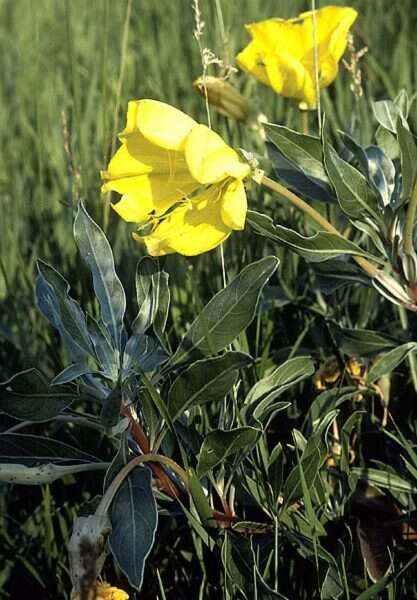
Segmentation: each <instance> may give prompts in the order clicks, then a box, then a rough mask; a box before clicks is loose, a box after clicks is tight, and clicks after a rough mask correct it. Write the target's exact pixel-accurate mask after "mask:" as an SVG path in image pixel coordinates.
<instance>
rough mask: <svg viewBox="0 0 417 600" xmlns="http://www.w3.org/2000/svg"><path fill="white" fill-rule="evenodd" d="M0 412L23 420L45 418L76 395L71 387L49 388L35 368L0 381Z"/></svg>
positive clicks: (68, 402)
mask: <svg viewBox="0 0 417 600" xmlns="http://www.w3.org/2000/svg"><path fill="white" fill-rule="evenodd" d="M0 393H1V395H0V411H4V412H5V413H7V414H8V415H10V416H11V417H14V418H15V419H22V420H24V421H33V422H37V421H48V420H49V419H53V418H54V417H56V416H57V415H59V414H60V413H61V412H62V411H63V410H64V409H65V408H67V407H68V406H70V404H71V403H72V402H74V400H76V399H77V398H78V394H76V393H74V390H73V389H71V390H69V389H65V388H58V387H50V386H49V385H48V384H47V382H46V381H45V379H44V378H43V376H42V374H41V373H39V371H37V370H36V369H28V370H27V371H22V372H20V373H16V375H13V377H11V378H10V379H8V380H7V381H5V382H3V383H1V384H0Z"/></svg>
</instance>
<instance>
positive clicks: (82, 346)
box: [36, 260, 94, 362]
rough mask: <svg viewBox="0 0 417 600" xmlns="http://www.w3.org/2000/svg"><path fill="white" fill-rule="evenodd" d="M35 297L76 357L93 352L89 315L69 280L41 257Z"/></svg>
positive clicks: (73, 356) (80, 357) (42, 311)
mask: <svg viewBox="0 0 417 600" xmlns="http://www.w3.org/2000/svg"><path fill="white" fill-rule="evenodd" d="M37 267H38V277H37V279H36V297H37V303H38V308H39V310H40V311H41V313H42V314H43V315H44V317H46V318H47V319H48V321H49V322H50V323H51V325H53V326H54V327H55V329H57V330H58V332H59V334H60V336H61V338H62V341H63V343H64V344H65V347H66V348H67V350H68V352H69V353H70V355H71V357H72V358H73V359H74V360H75V361H77V362H78V361H81V360H83V359H85V357H86V356H89V355H90V356H94V352H93V347H92V344H91V340H90V336H89V335H88V329H87V324H86V317H85V314H84V312H83V311H82V309H81V307H80V305H79V304H78V302H76V301H75V300H74V299H73V298H71V296H70V295H69V290H70V286H69V283H68V282H67V281H66V279H64V278H63V277H62V275H60V274H59V273H58V271H56V270H55V269H54V268H53V267H51V266H49V265H48V264H46V263H44V262H42V261H41V260H38V262H37Z"/></svg>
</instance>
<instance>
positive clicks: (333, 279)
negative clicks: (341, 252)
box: [313, 258, 371, 294]
mask: <svg viewBox="0 0 417 600" xmlns="http://www.w3.org/2000/svg"><path fill="white" fill-rule="evenodd" d="M313 269H314V272H315V274H316V280H317V285H318V286H319V288H320V289H321V291H322V292H323V293H324V294H334V292H335V291H336V290H338V289H340V288H342V287H344V286H346V285H352V284H354V283H359V284H360V285H363V286H369V285H371V282H370V279H369V277H367V276H366V275H365V274H364V272H363V271H362V269H361V268H360V267H358V266H357V265H356V264H355V263H352V262H347V261H345V260H343V259H338V258H335V259H333V260H328V261H326V262H322V263H315V264H314V265H313Z"/></svg>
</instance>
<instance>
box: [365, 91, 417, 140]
mask: <svg viewBox="0 0 417 600" xmlns="http://www.w3.org/2000/svg"><path fill="white" fill-rule="evenodd" d="M371 104H372V110H373V113H374V116H375V118H376V120H377V121H378V123H379V124H380V125H381V127H383V128H384V129H386V130H388V131H390V132H391V133H397V129H396V126H397V120H398V118H401V119H403V121H404V122H405V121H406V119H407V117H408V111H409V99H408V95H407V92H406V91H405V90H401V91H400V93H399V94H398V95H397V97H396V98H395V99H394V100H378V101H377V102H372V103H371Z"/></svg>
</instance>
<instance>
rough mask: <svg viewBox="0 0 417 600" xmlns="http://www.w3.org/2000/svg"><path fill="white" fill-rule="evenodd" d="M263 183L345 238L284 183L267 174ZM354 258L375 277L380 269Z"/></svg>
mask: <svg viewBox="0 0 417 600" xmlns="http://www.w3.org/2000/svg"><path fill="white" fill-rule="evenodd" d="M261 183H262V184H263V185H264V186H265V187H267V188H269V189H270V190H272V191H273V192H276V193H277V194H280V196H283V197H284V198H285V199H286V200H289V202H291V204H292V205H293V206H295V207H296V208H298V209H299V210H301V211H303V212H304V213H305V214H306V215H308V216H309V217H310V218H311V219H313V221H314V222H315V223H316V224H317V225H318V226H319V227H320V228H321V229H324V231H328V232H329V233H333V234H335V235H338V236H340V237H341V238H344V236H343V235H342V234H341V233H340V232H339V231H338V230H337V229H336V228H335V227H333V225H332V224H331V223H329V221H328V220H327V219H325V218H324V217H323V216H322V215H321V214H320V213H319V212H318V211H317V210H316V209H315V208H313V207H312V206H310V205H309V204H307V202H304V200H301V198H299V197H298V196H297V195H296V194H294V193H293V192H290V191H289V190H287V189H286V188H285V187H284V186H283V185H281V184H280V183H278V182H277V181H274V180H273V179H270V178H269V177H267V176H266V175H263V176H262V179H261ZM344 239H346V238H344ZM353 259H354V261H355V262H356V263H357V264H358V265H359V266H360V267H361V268H362V269H363V270H364V271H365V273H367V274H368V275H369V276H370V277H375V275H376V274H377V273H378V269H377V268H376V267H375V266H374V265H372V264H371V263H370V262H369V261H368V260H367V259H366V258H364V257H363V256H353Z"/></svg>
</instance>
